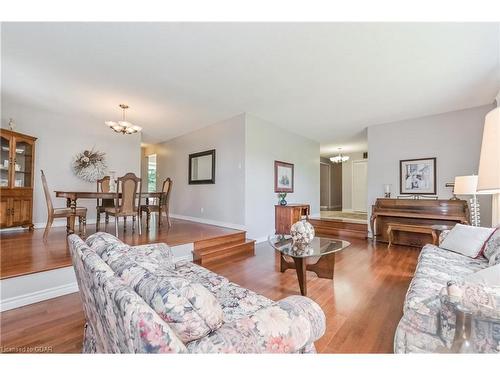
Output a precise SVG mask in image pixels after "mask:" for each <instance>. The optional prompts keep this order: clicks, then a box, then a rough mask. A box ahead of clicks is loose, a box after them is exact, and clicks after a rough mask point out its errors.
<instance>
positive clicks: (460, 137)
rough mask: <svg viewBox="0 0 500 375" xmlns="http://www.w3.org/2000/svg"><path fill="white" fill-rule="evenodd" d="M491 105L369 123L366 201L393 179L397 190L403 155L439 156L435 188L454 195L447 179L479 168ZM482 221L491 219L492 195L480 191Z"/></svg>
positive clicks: (443, 196) (372, 199) (396, 192)
mask: <svg viewBox="0 0 500 375" xmlns="http://www.w3.org/2000/svg"><path fill="white" fill-rule="evenodd" d="M492 108H493V106H492V105H488V106H482V107H476V108H471V109H466V110H462V111H455V112H450V113H445V114H440V115H435V116H428V117H422V118H418V119H413V120H406V121H399V122H394V123H389V124H383V125H376V126H371V127H369V128H368V155H369V161H368V205H369V210H370V211H371V205H372V204H373V203H374V202H375V200H376V199H377V198H378V197H382V196H383V185H384V184H392V187H393V189H392V193H393V196H396V195H399V194H400V192H399V161H400V160H404V159H413V158H415V159H416V158H426V157H436V158H437V194H438V196H439V198H441V199H448V198H450V197H451V196H452V192H451V189H449V188H446V187H445V183H447V182H453V181H454V179H455V176H459V175H470V174H473V173H475V174H477V172H478V166H479V153H480V149H481V139H482V132H483V125H484V116H485V114H486V113H487V112H488V111H490V110H491V109H492ZM480 203H481V218H482V225H490V223H491V197H490V196H481V197H480Z"/></svg>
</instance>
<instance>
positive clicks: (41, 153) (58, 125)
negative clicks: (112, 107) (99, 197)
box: [1, 95, 141, 225]
mask: <svg viewBox="0 0 500 375" xmlns="http://www.w3.org/2000/svg"><path fill="white" fill-rule="evenodd" d="M9 118H13V119H14V121H15V123H16V127H15V129H14V130H15V131H17V132H20V133H26V134H29V135H32V136H34V137H37V138H38V140H37V141H36V158H35V179H34V180H35V186H34V204H33V209H34V212H33V221H34V222H35V223H37V224H41V225H44V224H45V222H46V220H47V208H46V204H45V197H44V194H43V188H42V183H41V179H40V169H43V170H44V172H45V175H46V177H47V182H48V185H49V188H50V190H51V191H54V190H80V191H82V190H83V191H84V190H95V189H96V185H95V183H89V182H85V181H83V180H81V179H79V178H77V177H76V176H75V175H74V174H73V172H72V170H71V162H72V160H73V156H74V155H75V154H76V153H78V152H80V151H83V150H85V149H91V148H92V147H94V148H95V149H97V150H100V151H103V152H105V153H106V160H107V164H108V168H109V170H114V171H116V172H117V174H116V175H117V176H121V175H123V174H125V173H126V172H134V173H135V174H136V175H138V176H139V174H140V152H141V148H140V142H141V141H140V135H139V134H135V135H127V136H122V135H119V134H116V133H114V132H113V131H111V130H110V129H109V128H108V127H106V126H105V125H104V122H103V121H104V119H96V118H90V117H84V116H83V115H82V114H81V113H75V114H74V115H68V114H64V115H63V114H58V113H52V112H48V111H45V110H42V109H39V108H36V107H33V106H28V105H26V104H23V103H20V102H19V101H15V100H11V99H10V98H7V97H6V95H2V115H1V125H2V127H3V128H7V129H8V125H7V124H8V122H9ZM52 194H53V193H52ZM53 202H54V206H55V207H65V206H66V201H65V199H59V198H55V195H54V194H53ZM78 205H79V206H84V207H87V208H88V209H89V211H88V214H87V218H88V219H90V220H92V219H95V216H96V212H95V206H96V202H95V200H83V199H82V200H79V201H78Z"/></svg>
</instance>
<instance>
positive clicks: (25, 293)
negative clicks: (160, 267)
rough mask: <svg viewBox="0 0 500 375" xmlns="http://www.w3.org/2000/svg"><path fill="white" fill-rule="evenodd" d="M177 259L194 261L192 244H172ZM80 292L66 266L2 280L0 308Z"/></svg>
mask: <svg viewBox="0 0 500 375" xmlns="http://www.w3.org/2000/svg"><path fill="white" fill-rule="evenodd" d="M170 249H171V251H172V255H173V258H174V259H173V260H174V262H179V261H188V262H192V261H193V254H192V251H193V244H192V243H188V244H183V245H178V246H171V247H170ZM75 292H78V284H77V282H76V277H75V274H74V271H73V267H72V266H69V267H63V268H58V269H55V270H50V271H43V272H37V273H33V274H30V275H23V276H18V277H12V278H8V279H3V280H0V311H7V310H12V309H15V308H18V307H22V306H26V305H31V304H32V303H36V302H41V301H45V300H48V299H51V298H56V297H60V296H64V295H66V294H70V293H75Z"/></svg>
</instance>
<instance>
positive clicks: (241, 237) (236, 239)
mask: <svg viewBox="0 0 500 375" xmlns="http://www.w3.org/2000/svg"><path fill="white" fill-rule="evenodd" d="M245 240H246V232H245V231H240V232H236V233H231V234H225V235H222V236H218V237H213V238H207V239H205V240H201V241H196V242H195V243H194V249H195V250H202V249H206V248H211V247H214V246H220V245H224V244H229V243H242V242H245Z"/></svg>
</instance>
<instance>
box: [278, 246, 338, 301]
mask: <svg viewBox="0 0 500 375" xmlns="http://www.w3.org/2000/svg"><path fill="white" fill-rule="evenodd" d="M287 256H288V257H290V258H292V259H293V262H290V261H287V260H286V259H285V256H284V255H283V254H282V253H280V271H281V272H285V271H286V270H288V269H295V270H296V271H297V279H298V280H299V287H300V294H302V295H303V296H306V295H307V276H306V271H312V272H314V273H315V274H316V275H318V277H321V278H323V279H331V280H332V279H333V271H334V268H335V253H331V254H327V255H323V256H321V257H319V259H318V261H317V262H316V263H313V264H307V260H308V259H310V258H298V257H297V258H296V257H293V256H291V255H287Z"/></svg>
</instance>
